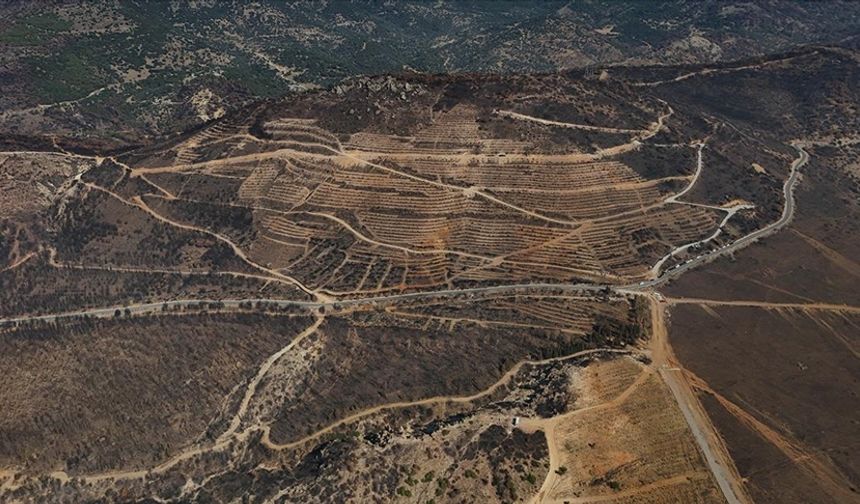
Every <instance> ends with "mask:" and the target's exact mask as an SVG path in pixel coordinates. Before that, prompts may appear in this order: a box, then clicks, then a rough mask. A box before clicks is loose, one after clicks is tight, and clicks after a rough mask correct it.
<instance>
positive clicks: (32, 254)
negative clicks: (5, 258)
mask: <svg viewBox="0 0 860 504" xmlns="http://www.w3.org/2000/svg"><path fill="white" fill-rule="evenodd" d="M36 255H37V254H36V252H35V251H33V252H28V253H26V254H24V255H23V256H21V257H19V258H18V259H16V260H15V261H14V262H13V263H12V264H10V265H8V266H6V267H5V268H0V273H3V272H4V271H9V270H13V269H15V268H17V267H18V266H21V265H23V264H25V263H26V262H27V261H29V260H30V259H32V258H34V257H36Z"/></svg>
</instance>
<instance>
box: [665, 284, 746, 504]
mask: <svg viewBox="0 0 860 504" xmlns="http://www.w3.org/2000/svg"><path fill="white" fill-rule="evenodd" d="M649 299H650V300H651V323H652V334H651V359H652V360H653V362H654V365H655V366H657V368H658V369H659V372H660V376H661V377H662V378H663V381H664V382H665V383H666V386H668V387H669V390H671V392H672V396H673V397H674V398H675V402H676V403H677V404H678V407H679V408H680V409H681V413H682V414H683V415H684V420H685V421H686V422H687V425H688V426H689V427H690V431H691V432H692V433H693V437H694V439H695V440H696V444H697V445H698V446H699V449H700V451H701V452H702V455H703V456H704V459H705V462H706V463H707V465H708V467H709V468H710V470H711V473H712V474H713V476H714V480H715V481H716V482H717V485H718V486H719V488H720V490H721V491H722V493H723V496H724V497H725V498H726V501H727V502H728V503H729V504H751V502H752V500H751V499H750V498H749V496H747V495H746V492H745V491H744V488H743V483H742V481H741V477H740V475H739V474H738V472H737V469H736V468H735V466H734V462H733V461H732V458H731V457H730V456H729V454H728V450H727V449H726V447H725V445H724V444H723V442H722V439H721V438H720V437H719V435H718V434H717V431H716V429H715V428H714V426H713V424H712V423H711V420H710V418H709V417H708V415H707V413H705V411H704V409H703V408H702V405H701V403H699V399H698V398H697V397H696V395H695V393H694V392H693V389H692V387H690V385H689V383H687V381H686V379H685V378H684V375H683V374H682V373H681V372H680V369H679V368H678V367H677V365H678V364H677V360H676V359H675V356H674V355H673V353H672V348H671V346H669V335H668V331H667V329H666V324H665V320H664V317H663V314H664V311H665V305H664V304H662V303H660V302H658V301H657V300H656V299H654V298H653V297H649Z"/></svg>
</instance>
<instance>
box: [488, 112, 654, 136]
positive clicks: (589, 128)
mask: <svg viewBox="0 0 860 504" xmlns="http://www.w3.org/2000/svg"><path fill="white" fill-rule="evenodd" d="M492 113H493V115H497V116H500V117H509V118H511V119H519V120H521V121H531V122H536V123H539V124H546V125H547V126H559V127H562V128H570V129H579V130H585V131H598V132H601V133H630V134H639V133H647V132H648V131H649V130H650V128H643V129H625V128H611V127H607V126H593V125H590V124H577V123H569V122H562V121H554V120H552V119H542V118H540V117H534V116H530V115H526V114H520V113H518V112H513V111H511V110H493V112H492Z"/></svg>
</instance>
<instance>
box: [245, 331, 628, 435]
mask: <svg viewBox="0 0 860 504" xmlns="http://www.w3.org/2000/svg"><path fill="white" fill-rule="evenodd" d="M630 353H632V351H631V350H627V349H614V348H597V349H593V350H583V351H581V352H577V353H574V354H571V355H566V356H562V357H552V358H549V359H543V360H524V361H520V362H518V363H517V364H515V365H514V366H513V367H512V368H511V369H509V370H508V371H507V372H506V373H505V374H503V375H502V377H501V378H499V379H498V380H497V381H496V382H495V383H493V384H492V385H490V386H489V387H487V388H485V389H483V390H481V391H480V392H476V393H474V394H471V395H468V396H435V397H428V398H426V399H419V400H416V401H399V402H393V403H386V404H381V405H379V406H374V407H372V408H368V409H365V410H362V411H359V412H357V413H353V414H352V415H350V416H348V417H345V418H342V419H340V420H338V421H336V422H334V423H332V424H329V425H328V426H326V427H324V428H322V429H320V430H318V431H316V432H314V433H312V434H308V435H307V436H305V437H303V438H301V439H298V440H295V441H291V442H288V443H283V444H279V443H275V442H273V441H272V440H271V438H270V429H269V427H268V426H265V427H263V428H262V430H263V437H262V440H261V443H262V444H264V445H265V446H266V447H268V448H270V449H273V450H285V449H290V448H295V447H298V446H301V445H303V444H305V443H307V442H309V441H312V440H314V439H318V438H319V437H321V436H323V435H325V434H328V433H329V432H332V431H333V430H335V429H337V428H338V427H341V426H343V425H347V424H350V423H353V422H355V421H357V420H360V419H362V418H366V417H368V416H371V415H374V414H376V413H381V412H383V411H389V410H395V409H403V408H409V407H414V406H428V405H432V404H444V403H469V402H472V401H475V400H478V399H481V398H483V397H486V396H489V395H491V394H493V393H494V392H495V391H497V390H498V389H499V388H501V387H502V386H504V385H506V384H507V383H508V382H510V381H511V379H513V377H514V376H516V375H517V373H519V372H520V370H521V369H522V368H523V367H524V366H541V365H545V364H550V363H553V362H562V361H566V360H571V359H576V358H578V357H584V356H587V355H596V354H621V355H627V354H630Z"/></svg>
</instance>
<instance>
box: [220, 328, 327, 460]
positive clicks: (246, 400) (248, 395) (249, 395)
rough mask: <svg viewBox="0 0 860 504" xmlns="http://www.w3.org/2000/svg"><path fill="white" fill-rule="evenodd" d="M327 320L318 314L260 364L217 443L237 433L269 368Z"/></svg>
mask: <svg viewBox="0 0 860 504" xmlns="http://www.w3.org/2000/svg"><path fill="white" fill-rule="evenodd" d="M324 320H325V316H324V315H322V314H319V313H317V314H316V321H314V323H313V324H311V325H310V326H309V327H308V328H307V329H305V330H304V331H302V332H301V333H299V334H298V335H296V336H295V337H294V338H293V339H292V341H290V343H289V344H288V345H287V346H285V347H283V348H281V349H280V350H278V351H277V352H275V353H273V354H272V355H270V356H269V358H268V359H266V360H265V361H264V362H263V364H262V365H261V366H260V369H259V370H258V371H257V374H256V375H255V376H254V378H253V379H252V380H251V381H250V383H248V388H247V389H246V390H245V395H244V396H243V397H242V402H241V403H240V404H239V408H238V410H237V411H236V414H235V415H233V418H232V419H231V420H230V425H229V426H228V427H227V430H225V431H224V433H223V434H221V435H220V436H218V439H217V440H216V444H218V443H223V442H225V441H227V440H228V439H229V438H231V437H232V436H233V435H235V433H236V431H237V430H238V429H239V426H240V425H241V423H242V419H243V418H244V416H245V414H246V413H247V411H248V406H249V405H250V404H251V399H253V398H254V394H255V393H256V392H257V386H258V385H259V384H260V381H262V380H263V378H264V377H265V376H266V373H268V372H269V369H270V368H271V367H272V365H273V364H274V363H275V362H277V361H278V359H280V358H281V357H283V355H284V354H285V353H287V352H289V351H290V350H292V349H293V348H295V346H296V345H298V344H299V343H301V342H302V341H303V340H304V339H305V338H307V337H308V336H310V335H311V334H313V333H314V332H316V330H317V329H319V327H320V325H322V323H323V321H324Z"/></svg>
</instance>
